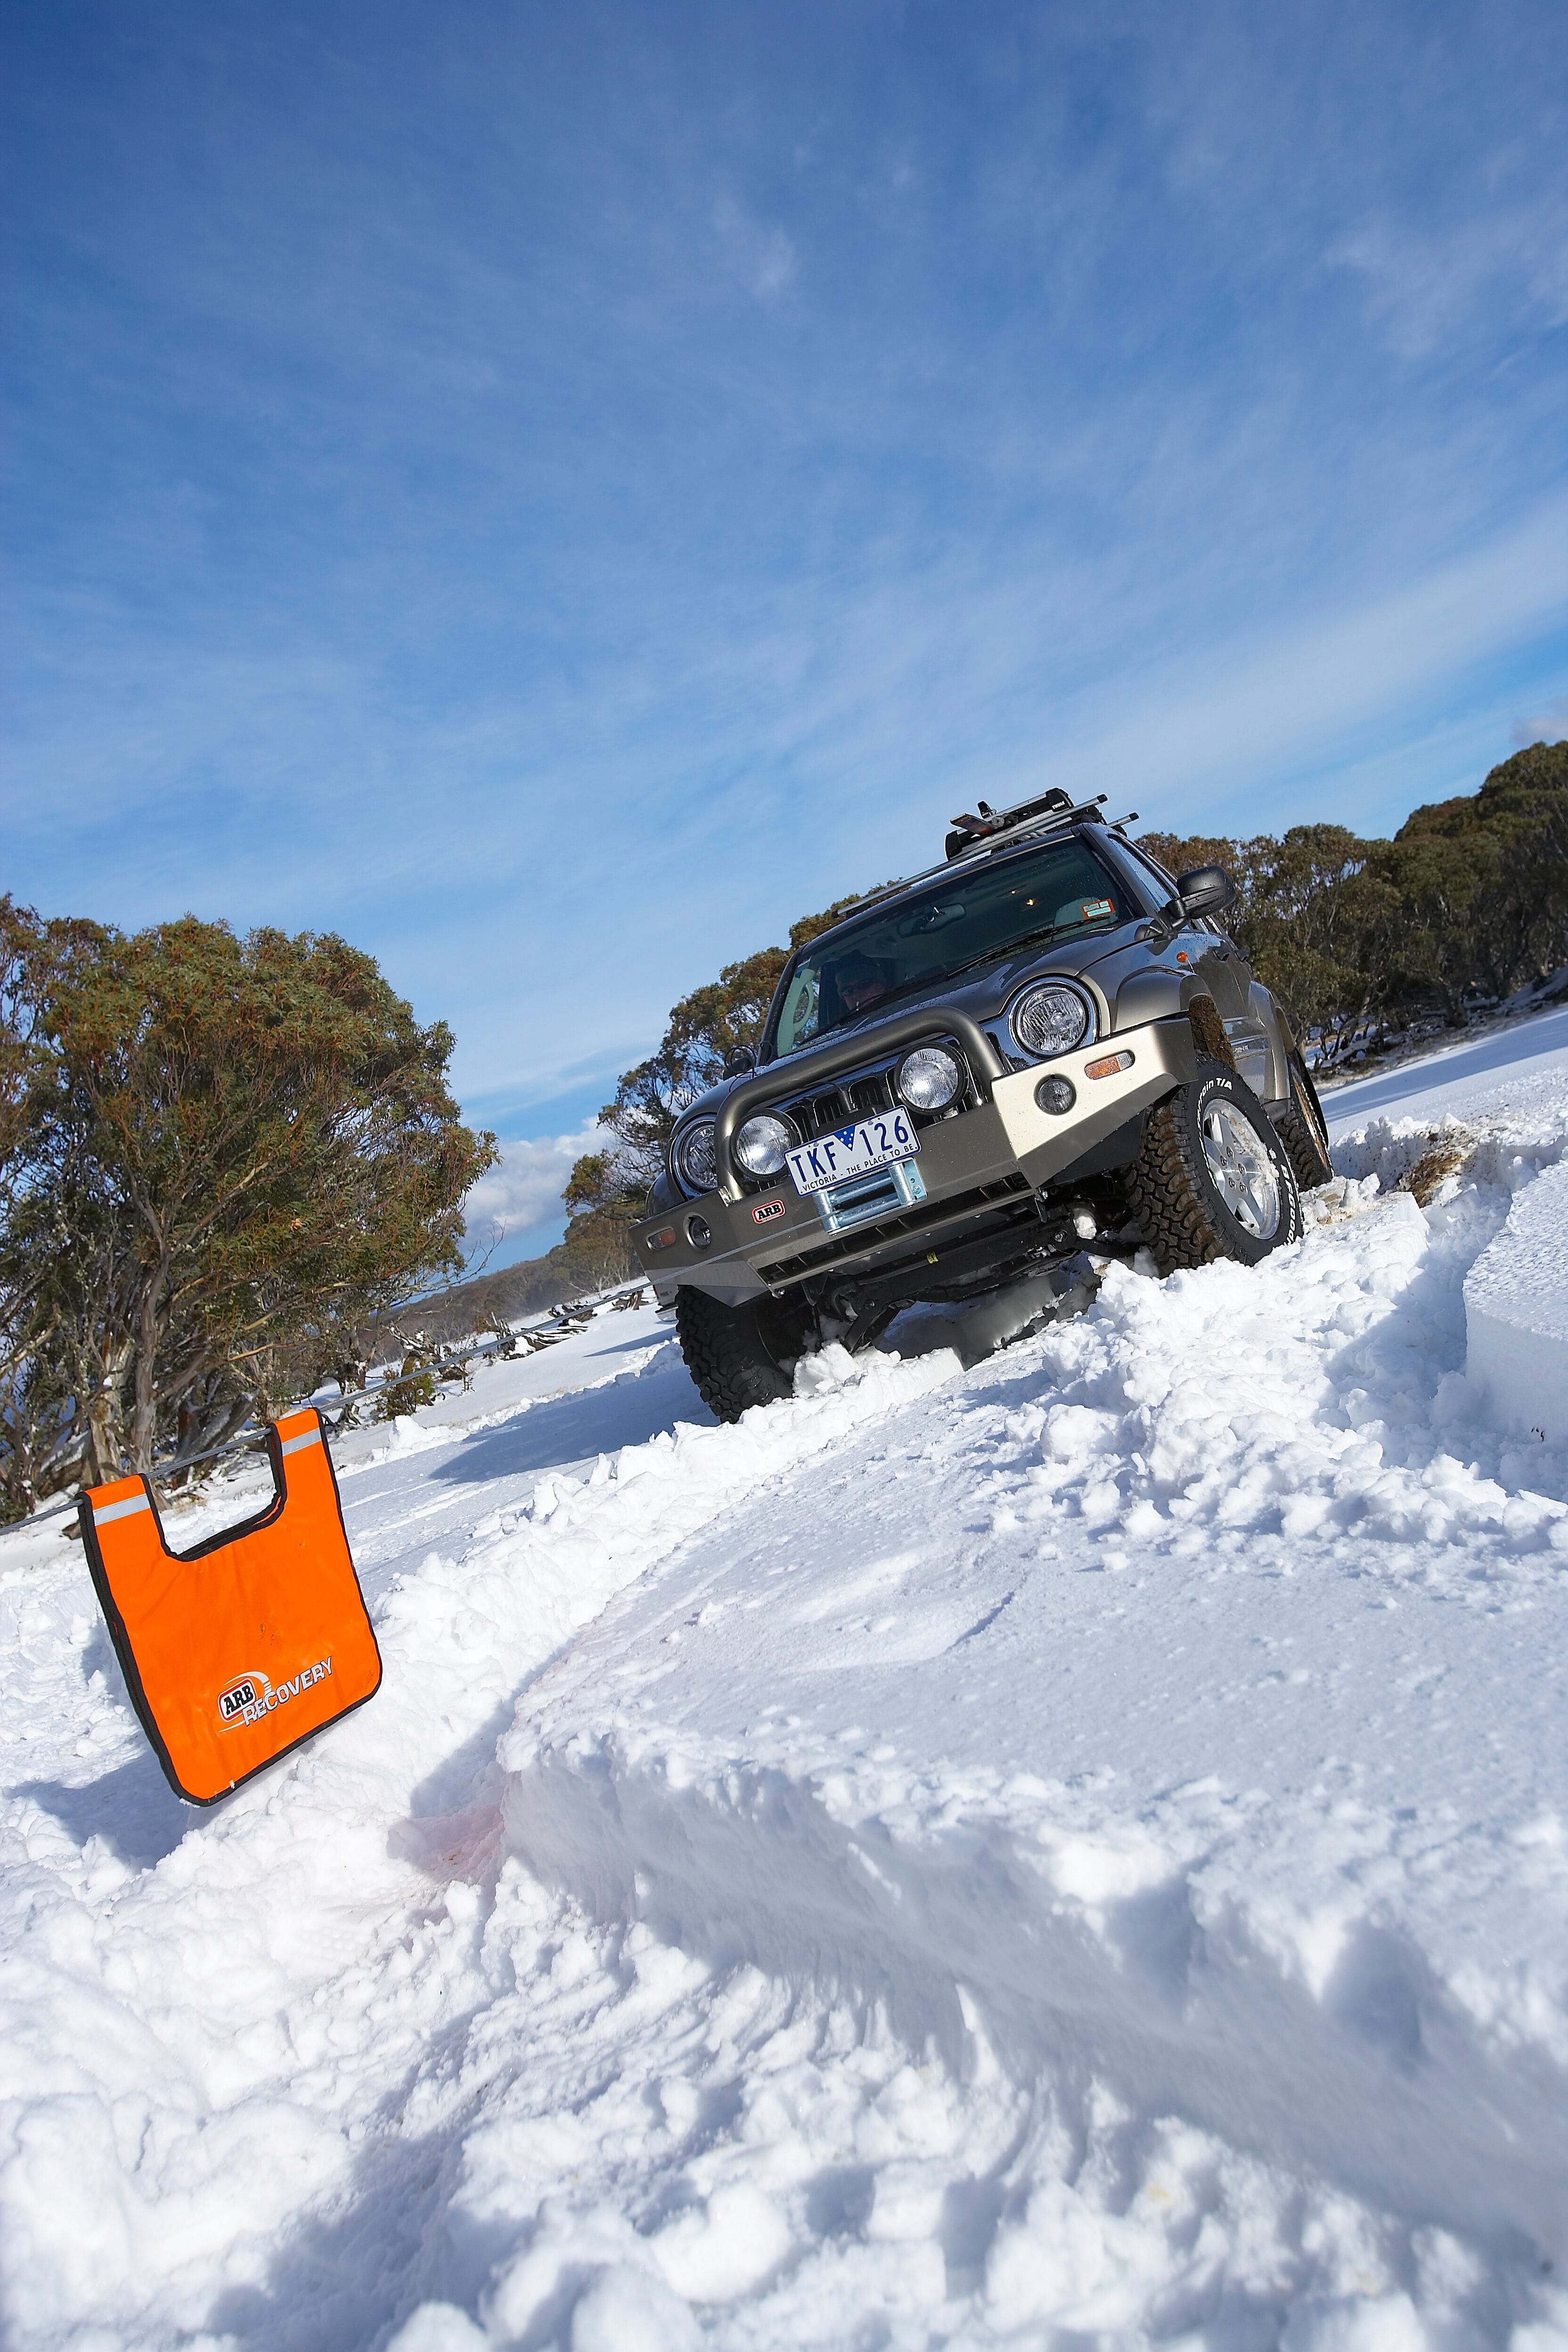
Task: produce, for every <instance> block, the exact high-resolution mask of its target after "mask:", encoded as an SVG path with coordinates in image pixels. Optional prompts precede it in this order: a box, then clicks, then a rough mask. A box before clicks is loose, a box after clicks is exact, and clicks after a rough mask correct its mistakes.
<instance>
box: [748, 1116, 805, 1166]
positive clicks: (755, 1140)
mask: <svg viewBox="0 0 1568 2352" xmlns="http://www.w3.org/2000/svg"><path fill="white" fill-rule="evenodd" d="M794 1140H795V1138H794V1137H793V1136H792V1135H791V1133H790V1131H789V1129H788V1128H787V1127H786V1126H785V1125H784V1121H783V1119H782V1118H773V1117H772V1116H771V1114H770V1113H769V1112H767V1111H763V1112H762V1113H761V1114H760V1116H759V1117H757V1118H749V1119H748V1120H747V1121H746V1124H745V1125H744V1127H743V1128H742V1129H741V1132H740V1133H739V1135H737V1137H736V1138H735V1157H736V1159H737V1160H739V1161H740V1163H741V1165H742V1168H743V1169H744V1170H745V1171H746V1173H747V1175H748V1176H776V1175H777V1174H778V1172H779V1170H780V1169H781V1168H782V1167H783V1166H784V1153H785V1152H786V1151H787V1150H789V1148H790V1145H791V1144H792V1143H793V1142H794Z"/></svg>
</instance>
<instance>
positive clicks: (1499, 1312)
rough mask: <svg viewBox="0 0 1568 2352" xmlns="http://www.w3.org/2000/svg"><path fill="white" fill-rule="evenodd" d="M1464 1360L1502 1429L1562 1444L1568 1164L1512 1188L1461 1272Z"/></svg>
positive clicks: (1567, 1416)
mask: <svg viewBox="0 0 1568 2352" xmlns="http://www.w3.org/2000/svg"><path fill="white" fill-rule="evenodd" d="M1465 1324H1466V1328H1467V1330H1468V1335H1469V1351H1468V1359H1467V1363H1466V1370H1468V1374H1469V1377H1470V1380H1471V1381H1472V1382H1473V1383H1474V1384H1475V1385H1476V1387H1477V1388H1478V1390H1479V1391H1480V1392H1481V1393H1482V1394H1483V1395H1484V1396H1485V1398H1486V1400H1487V1402H1488V1404H1489V1406H1490V1408H1491V1410H1492V1412H1494V1413H1495V1414H1496V1416H1497V1418H1498V1419H1499V1420H1500V1422H1501V1423H1502V1424H1503V1425H1504V1426H1505V1427H1506V1428H1510V1429H1513V1430H1516V1431H1518V1432H1519V1433H1521V1435H1529V1436H1531V1437H1534V1438H1537V1439H1540V1440H1545V1441H1547V1442H1549V1443H1551V1444H1554V1445H1562V1444H1568V1164H1563V1165H1561V1166H1558V1167H1556V1168H1552V1169H1549V1170H1547V1171H1545V1172H1544V1173H1543V1174H1542V1176H1540V1177H1539V1178H1538V1179H1537V1181H1535V1182H1534V1183H1533V1184H1531V1185H1529V1186H1527V1188H1526V1189H1525V1190H1524V1191H1523V1192H1521V1193H1520V1194H1519V1196H1518V1198H1517V1199H1516V1200H1515V1202H1514V1203H1513V1206H1512V1207H1511V1209H1510V1211H1509V1215H1508V1222H1507V1223H1506V1224H1505V1225H1504V1227H1503V1229H1502V1232H1501V1233H1500V1234H1499V1235H1498V1237H1497V1239H1496V1241H1494V1242H1493V1243H1492V1244H1490V1245H1489V1247H1488V1248H1487V1249H1485V1250H1483V1251H1482V1253H1481V1255H1480V1256H1479V1258H1478V1259H1477V1260H1476V1263H1475V1265H1473V1266H1472V1267H1471V1268H1470V1271H1469V1273H1468V1275H1467V1276H1466V1277H1465Z"/></svg>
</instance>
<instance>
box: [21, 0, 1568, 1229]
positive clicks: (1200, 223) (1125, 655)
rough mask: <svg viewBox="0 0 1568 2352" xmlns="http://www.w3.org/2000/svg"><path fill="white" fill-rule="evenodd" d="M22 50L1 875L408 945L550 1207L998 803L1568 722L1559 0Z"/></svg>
mask: <svg viewBox="0 0 1568 2352" xmlns="http://www.w3.org/2000/svg"><path fill="white" fill-rule="evenodd" d="M0 64H3V66H4V82H5V90H6V92H7V96H6V98H5V110H6V116H7V121H6V125H5V141H4V151H5V162H4V173H5V191H4V194H5V216H6V222H7V227H6V232H5V257H4V258H5V288H6V304H7V310H8V313H9V334H8V343H9V366H8V372H7V373H8V381H7V390H6V397H7V404H8V418H7V428H6V437H5V467H6V479H7V488H6V511H7V524H6V530H5V565H6V586H5V654H4V661H5V671H4V681H3V683H4V713H3V734H4V741H3V751H4V771H3V775H4V782H3V790H4V795H5V800H4V809H5V836H6V847H7V853H8V854H7V857H6V864H5V882H6V883H7V884H8V886H9V887H12V888H14V889H15V890H16V891H17V892H18V893H19V895H21V896H22V897H23V898H26V899H29V900H31V901H33V902H35V903H37V905H39V906H40V907H42V908H46V909H47V910H48V911H51V912H64V911H72V912H80V913H89V914H93V915H96V916H99V917H101V918H104V919H112V920H114V921H117V922H119V923H121V924H125V925H134V924H137V923H141V922H145V921H149V920H153V919H157V918H160V917H163V916H168V915H173V914H175V913H178V912H181V911H183V910H184V909H185V908H194V909H195V911H196V912H197V913H200V914H202V915H206V916H218V915H225V916H227V917H228V918H229V919H231V920H232V921H234V922H235V923H236V924H237V925H238V926H240V927H245V926H247V925H249V924H251V923H255V922H264V921H265V922H274V923H281V924H284V925H287V926H288V927H289V928H290V929H306V928H310V929H337V930H341V931H342V932H343V933H345V934H346V935H347V936H348V937H349V938H350V939H352V940H354V941H356V942H357V943H358V944H360V945H363V946H364V947H367V948H369V949H371V950H373V951H374V953H375V954H376V955H377V956H378V957H379V958H380V960H381V961H382V963H383V966H384V969H385V970H386V971H387V972H388V974H389V976H390V977H391V978H392V979H393V981H394V982H395V984H396V985H397V986H398V988H399V989H401V990H402V991H403V992H405V993H406V994H407V995H409V996H410V997H411V998H412V999H413V1002H414V1003H415V1005H416V1008H417V1010H418V1011H419V1013H421V1015H422V1016H423V1017H425V1018H433V1017H435V1016H436V1015H437V1014H439V1015H442V1016H443V1017H445V1018H446V1019H447V1020H448V1021H449V1022H450V1023H451V1024H452V1026H453V1028H454V1029H455V1031H456V1033H457V1036H458V1053H457V1056H456V1061H455V1076H456V1082H457V1085H458V1090H459V1092H460V1094H461V1096H462V1098H463V1100H464V1102H465V1104H466V1106H467V1107H468V1109H469V1110H470V1111H471V1112H472V1113H473V1114H474V1115H475V1116H477V1117H478V1118H481V1119H483V1120H484V1121H485V1122H486V1123H488V1124H490V1125H492V1126H494V1127H496V1128H497V1129H498V1130H499V1131H500V1134H501V1135H502V1136H503V1137H504V1138H507V1139H531V1148H530V1150H528V1151H526V1152H519V1153H518V1154H516V1155H514V1159H513V1160H512V1162H511V1163H510V1170H511V1174H510V1177H509V1180H508V1181H509V1183H510V1192H506V1193H505V1198H504V1202H503V1201H502V1199H501V1196H500V1195H498V1196H497V1201H498V1203H499V1204H500V1205H504V1206H506V1207H507V1208H508V1210H509V1213H511V1214H512V1215H513V1216H514V1219H516V1218H518V1217H521V1219H522V1221H523V1224H522V1228H521V1229H520V1230H517V1231H514V1233H513V1234H512V1236H511V1248H518V1247H524V1246H536V1245H542V1243H543V1242H544V1241H546V1240H548V1239H549V1238H551V1237H552V1230H554V1229H558V1228H553V1229H552V1226H551V1223H550V1213H549V1202H550V1199H551V1197H552V1188H553V1186H554V1184H555V1183H556V1182H558V1181H559V1171H560V1168H561V1166H562V1165H563V1160H564V1159H565V1158H566V1157H569V1147H565V1146H563V1145H561V1144H560V1143H559V1142H558V1141H554V1140H552V1139H560V1138H562V1137H570V1136H573V1135H574V1134H576V1133H577V1131H578V1130H580V1129H582V1128H583V1126H584V1123H585V1121H586V1120H587V1119H588V1118H589V1117H590V1116H591V1114H592V1112H593V1111H594V1110H595V1108H596V1107H597V1105H598V1104H599V1103H600V1102H601V1101H603V1100H604V1099H605V1097H606V1096H607V1094H608V1092H609V1091H611V1090H612V1088H613V1085H614V1079H615V1075H616V1072H617V1070H619V1069H621V1068H623V1067H625V1066H626V1065H627V1063H628V1062H629V1061H631V1060H633V1059H635V1058H637V1056H638V1055H641V1054H642V1053H644V1052H646V1051H647V1049H648V1047H649V1046H650V1045H652V1044H653V1043H655V1042H656V1040H657V1038H658V1034H659V1032H660V1030H661V1028H662V1026H663V1020H664V1015H665V1013H666V1011H667V1009H668V1006H669V1004H670V1003H671V1002H672V1001H673V1000H674V998H675V997H676V996H678V995H679V994H681V993H683V992H685V991H686V990H687V989H689V987H691V986H693V985H695V984H696V983H697V982H700V981H701V980H704V979H706V978H708V977H710V975H711V974H712V973H713V971H715V970H716V969H717V968H718V966H719V965H720V964H721V962H723V961H727V960H729V959H730V958H731V957H733V956H737V955H741V954H744V953H746V952H747V951H749V950H751V949H752V948H754V947H757V946H760V945H762V944H763V943H764V942H766V941H768V940H780V939H782V937H783V936H784V931H785V930H786V929H787V926H788V924H789V922H790V920H791V919H792V918H794V917H795V916H796V915H798V914H800V913H802V912H804V911H805V910H807V909H809V908H815V907H816V906H819V905H821V904H823V903H825V902H826V900H828V899H829V898H834V897H836V896H838V895H841V894H842V893H843V892H845V891H847V890H849V889H852V888H854V887H858V886H863V885H866V884H868V883H870V882H872V881H875V880H879V879H880V878H882V877H885V876H886V875H888V874H889V873H891V872H896V871H900V870H904V869H908V868H910V867H912V866H919V865H921V864H923V863H925V862H926V861H927V860H928V859H929V858H930V857H931V856H932V855H934V854H935V853H936V851H937V850H938V848H939V846H940V839H941V835H942V829H943V825H944V822H945V820H946V818H947V817H948V815H949V814H950V813H951V812H952V811H953V810H955V809H957V808H958V807H960V806H961V805H970V804H972V803H973V797H974V796H975V794H976V793H984V794H985V796H986V797H987V798H990V799H992V800H996V801H999V800H1002V799H1004V798H1005V797H1007V796H1009V795H1015V794H1016V793H1017V792H1019V791H1021V790H1023V789H1025V788H1026V787H1029V786H1032V785H1035V784H1037V783H1038V782H1066V783H1069V784H1072V785H1074V786H1076V787H1083V788H1087V789H1091V790H1095V791H1098V790H1101V789H1104V790H1108V791H1109V792H1110V794H1111V796H1112V798H1113V800H1114V801H1115V802H1116V803H1117V804H1118V809H1119V810H1120V809H1121V808H1122V807H1126V806H1136V807H1137V808H1138V809H1140V810H1141V811H1142V814H1143V816H1144V818H1145V819H1146V820H1147V821H1148V822H1150V823H1153V824H1162V825H1171V826H1180V827H1197V826H1200V825H1201V826H1202V827H1204V828H1205V829H1210V828H1214V829H1242V828H1249V827H1250V828H1257V827H1260V826H1268V827H1269V828H1270V829H1277V828H1279V827H1281V826H1283V825H1285V824H1290V823H1292V822H1295V821H1297V820H1300V819H1301V818H1304V817H1309V816H1313V817H1316V816H1324V817H1336V818H1339V819H1342V820H1343V821H1345V822H1347V823H1350V824H1354V825H1357V826H1358V827H1360V828H1361V829H1362V830H1363V831H1379V830H1391V829H1392V828H1393V827H1394V825H1396V824H1398V823H1399V822H1400V820H1401V819H1402V818H1403V817H1404V815H1405V814H1406V812H1407V811H1408V809H1409V808H1410V807H1411V806H1412V805H1413V804H1414V803H1416V802H1418V801H1421V800H1426V799H1433V798H1437V797H1440V796H1442V795H1444V794H1446V793H1452V792H1456V791H1467V790H1472V789H1473V788H1474V787H1475V785H1476V784H1477V783H1479V781H1480V778H1481V776H1482V775H1483V774H1484V773H1485V772H1486V770H1487V768H1488V767H1489V765H1490V764H1491V763H1492V762H1493V761H1496V760H1498V759H1500V758H1503V757H1505V756H1506V755H1507V754H1508V752H1509V751H1511V750H1512V749H1514V748H1515V746H1516V744H1517V743H1518V742H1519V741H1520V740H1531V739H1532V738H1533V737H1534V736H1535V735H1537V734H1541V733H1547V734H1552V735H1559V734H1563V733H1564V732H1568V702H1565V700H1564V697H1565V696H1568V650H1565V624H1568V436H1565V432H1564V418H1565V417H1568V385H1565V373H1568V371H1565V367H1564V360H1565V356H1568V175H1565V174H1564V173H1563V162H1562V159H1563V154H1564V152H1568V139H1565V132H1568V100H1565V95H1564V93H1565V92H1568V72H1565V67H1568V12H1565V11H1564V10H1563V8H1562V7H1561V5H1508V0H1493V5H1489V7H1487V8H1486V9H1484V10H1483V9H1479V8H1476V7H1474V6H1468V7H1464V8H1450V7H1444V6H1442V5H1411V6H1401V5H1378V0H1362V5H1354V6H1351V5H1345V6H1325V5H1310V0H1305V4H1304V5H1303V0H1298V5H1292V6H1290V7H1289V8H1285V9H1268V8H1258V7H1256V6H1235V7H1232V6H1227V5H1212V6H1208V5H1205V6H1182V5H1147V6H1142V5H1140V6H1116V5H1104V6H1100V7H1096V8H1092V9H1090V8H1085V7H1082V6H1079V5H1075V6H1071V7H1068V6H1065V5H1048V4H1047V5H1030V6H1016V5H1008V0H986V5H980V6H958V5H856V0H832V5H813V0H790V5H788V6H784V5H760V0H724V5H713V6H692V5H681V0H660V5H652V6H639V5H629V0H623V5H616V6H615V7H605V8H598V7H595V6H594V5H574V6H572V7H570V8H562V7H559V6H550V7H546V6H534V5H508V6H502V5H472V0H448V5H443V6H442V7H440V8H431V7H429V6H421V7H413V6H406V5H399V0H376V5H374V6H371V5H363V6H362V5H338V0H321V5H312V6H299V5H289V0H267V5H264V6H262V5H247V0H236V5H219V6H216V7H215V6H213V5H210V0H207V5H202V6H195V5H183V4H182V0H165V5H160V6H158V7H157V8H155V9H145V10H136V9H127V8H124V7H122V6H114V7H110V6H107V5H73V0H13V5H12V6H11V8H10V9H9V11H8V12H7V14H6V19H5V58H4V59H3V60H0ZM552 1155H553V1156H552ZM505 1254H506V1255H510V1249H509V1250H508V1252H506V1253H505Z"/></svg>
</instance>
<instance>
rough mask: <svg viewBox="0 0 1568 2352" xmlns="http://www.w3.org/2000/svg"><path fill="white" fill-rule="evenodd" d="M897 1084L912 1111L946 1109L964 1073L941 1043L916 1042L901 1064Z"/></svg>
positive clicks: (901, 1097)
mask: <svg viewBox="0 0 1568 2352" xmlns="http://www.w3.org/2000/svg"><path fill="white" fill-rule="evenodd" d="M894 1084H895V1086H896V1087H897V1089H898V1092H899V1096H900V1099H901V1100H902V1101H904V1102H907V1103H908V1105H909V1107H910V1109H911V1110H945V1109H946V1108H947V1106H948V1104H949V1103H950V1102H951V1101H952V1098H953V1097H954V1095H955V1094H956V1093H957V1092H958V1089H959V1087H960V1086H961V1085H962V1084H963V1076H962V1073H961V1072H960V1070H959V1066H958V1064H957V1063H956V1062H955V1061H954V1060H953V1058H952V1055H951V1054H944V1053H943V1052H942V1047H941V1046H940V1045H917V1046H916V1047H915V1050H914V1052H913V1053H912V1054H906V1055H905V1056H904V1058H903V1060H902V1061H901V1062H900V1065H899V1075H898V1076H897V1078H896V1079H895V1080H894Z"/></svg>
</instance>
